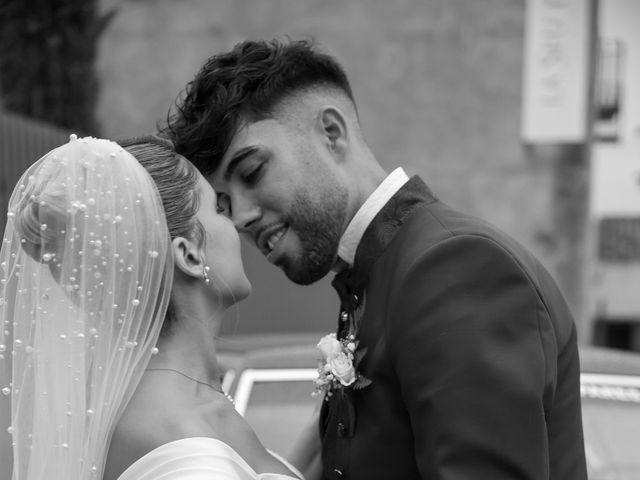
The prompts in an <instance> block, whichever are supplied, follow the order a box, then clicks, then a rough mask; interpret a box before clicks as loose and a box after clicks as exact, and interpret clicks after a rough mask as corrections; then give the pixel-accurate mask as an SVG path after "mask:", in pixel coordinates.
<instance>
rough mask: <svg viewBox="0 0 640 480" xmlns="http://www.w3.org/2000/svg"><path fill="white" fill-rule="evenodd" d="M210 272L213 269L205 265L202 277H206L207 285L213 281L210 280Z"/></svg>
mask: <svg viewBox="0 0 640 480" xmlns="http://www.w3.org/2000/svg"><path fill="white" fill-rule="evenodd" d="M210 270H211V268H210V267H209V265H205V266H204V269H203V271H202V276H203V277H204V283H205V285H209V284H210V283H211V279H210V278H209V271H210Z"/></svg>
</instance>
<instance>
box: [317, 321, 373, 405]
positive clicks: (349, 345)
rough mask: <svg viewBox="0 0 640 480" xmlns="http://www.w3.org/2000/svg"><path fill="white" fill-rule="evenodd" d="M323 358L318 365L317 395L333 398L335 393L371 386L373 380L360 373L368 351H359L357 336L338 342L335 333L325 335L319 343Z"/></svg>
mask: <svg viewBox="0 0 640 480" xmlns="http://www.w3.org/2000/svg"><path fill="white" fill-rule="evenodd" d="M318 350H319V351H320V353H321V355H322V358H321V360H320V362H319V364H318V378H317V379H316V381H315V384H316V394H322V393H324V394H326V396H325V398H326V399H328V397H331V396H332V395H333V393H334V392H335V391H338V390H342V389H345V388H353V389H355V390H360V389H362V388H365V387H367V386H369V385H370V384H371V380H369V379H368V378H366V377H365V376H364V375H362V374H360V373H358V371H357V366H358V364H359V363H360V361H361V360H362V358H363V357H364V355H365V353H366V349H361V350H358V340H356V338H355V335H353V334H351V335H348V336H347V338H345V339H343V340H338V339H337V338H336V334H335V333H331V334H329V335H325V336H324V337H322V338H321V339H320V341H319V342H318Z"/></svg>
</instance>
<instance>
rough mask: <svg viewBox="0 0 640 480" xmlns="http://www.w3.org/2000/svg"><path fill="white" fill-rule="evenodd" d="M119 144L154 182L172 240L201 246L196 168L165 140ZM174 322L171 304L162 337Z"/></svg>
mask: <svg viewBox="0 0 640 480" xmlns="http://www.w3.org/2000/svg"><path fill="white" fill-rule="evenodd" d="M118 143H119V144H120V145H121V146H122V147H123V148H124V149H125V150H127V151H128V152H129V153H131V154H132V155H133V156H134V157H135V158H136V160H138V162H140V164H141V165H142V166H143V167H144V168H145V169H146V170H147V172H149V175H151V178H152V179H153V181H154V182H155V184H156V187H157V189H158V192H159V193H160V198H161V200H162V205H163V207H164V211H165V217H166V220H167V228H168V229H169V236H170V237H171V239H174V238H176V237H184V238H188V239H190V240H194V241H195V242H196V243H197V244H198V245H199V246H202V245H203V244H204V242H205V232H204V228H203V227H202V224H201V223H200V221H199V220H198V219H197V217H196V214H197V213H198V209H199V208H200V201H199V195H198V189H197V183H198V171H197V170H196V168H195V166H193V164H192V163H191V162H189V161H188V160H187V159H185V158H184V157H183V156H182V155H179V154H178V153H176V151H175V150H174V148H173V144H172V143H171V141H170V140H168V139H166V138H163V137H159V136H155V135H146V136H141V137H135V138H131V139H127V140H119V141H118ZM174 321H175V312H174V309H173V306H172V304H171V302H170V303H169V308H168V310H167V317H166V318H165V321H164V323H163V325H162V331H161V335H167V334H169V333H170V332H171V326H172V325H173V323H174Z"/></svg>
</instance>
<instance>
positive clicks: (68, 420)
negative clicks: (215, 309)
mask: <svg viewBox="0 0 640 480" xmlns="http://www.w3.org/2000/svg"><path fill="white" fill-rule="evenodd" d="M169 246H170V243H169V234H168V231H167V226H166V222H165V217H164V213H163V209H162V202H161V200H160V198H159V196H158V193H157V190H156V188H155V185H154V183H153V180H152V179H151V177H150V176H149V175H148V174H147V172H146V171H145V169H144V168H143V167H142V166H141V165H140V164H139V163H138V162H137V161H136V160H135V159H134V158H133V157H132V156H131V155H130V154H129V153H128V152H126V151H125V150H123V149H122V148H121V147H120V146H118V145H117V144H115V143H113V142H110V141H107V140H100V139H95V138H84V139H77V138H75V136H73V135H72V136H71V140H70V141H69V143H67V144H65V145H63V146H61V147H59V148H57V149H55V150H53V151H51V152H49V153H48V154H47V155H45V156H44V157H43V158H41V159H40V160H38V161H37V162H36V163H35V164H34V165H33V166H31V167H30V168H29V169H28V170H27V172H26V173H25V174H24V175H23V176H22V178H21V179H20V181H19V182H18V184H17V185H16V188H15V190H14V192H13V194H12V196H11V199H10V202H9V207H8V220H7V226H6V230H5V233H4V237H3V240H2V249H1V252H0V320H1V322H2V323H1V326H2V328H1V330H0V356H2V357H3V359H2V360H0V364H4V366H5V368H10V369H11V375H10V378H11V384H10V385H1V386H0V387H2V392H3V393H4V394H6V395H11V405H12V409H11V410H12V412H11V427H10V433H11V435H12V441H13V451H14V470H13V480H25V479H29V480H35V479H45V478H46V479H51V478H60V479H74V480H76V479H92V478H95V479H100V478H102V471H103V467H104V461H105V457H106V453H107V449H108V446H109V440H110V435H111V432H112V430H113V428H114V426H115V424H116V422H117V420H118V418H119V415H120V414H121V413H122V410H123V409H124V407H125V406H126V403H127V401H128V400H129V399H130V397H131V395H132V393H133V391H134V390H135V387H136V385H137V384H138V382H139V380H140V377H141V376H142V373H143V371H144V368H145V366H146V365H147V362H148V360H149V358H150V356H151V355H152V350H153V348H154V347H155V344H156V340H157V338H158V335H159V332H160V329H161V326H162V321H163V319H164V316H165V313H166V308H167V304H168V301H169V295H170V289H171V280H172V273H173V271H172V267H173V262H172V260H171V253H170V248H169Z"/></svg>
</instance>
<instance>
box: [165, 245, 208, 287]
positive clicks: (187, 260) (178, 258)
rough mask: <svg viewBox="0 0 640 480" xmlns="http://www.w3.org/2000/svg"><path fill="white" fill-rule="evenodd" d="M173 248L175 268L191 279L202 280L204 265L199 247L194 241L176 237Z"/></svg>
mask: <svg viewBox="0 0 640 480" xmlns="http://www.w3.org/2000/svg"><path fill="white" fill-rule="evenodd" d="M171 247H172V248H173V258H174V262H175V268H176V269H177V270H179V271H181V272H182V273H183V274H185V275H187V276H189V277H193V278H198V279H201V278H202V272H203V269H204V263H203V259H202V252H201V250H200V248H199V247H198V245H196V243H195V242H194V241H193V240H188V239H186V238H184V237H176V238H174V239H173V240H172V241H171Z"/></svg>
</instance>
